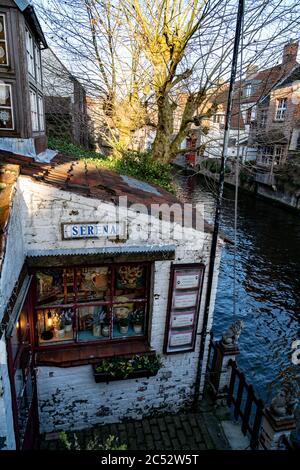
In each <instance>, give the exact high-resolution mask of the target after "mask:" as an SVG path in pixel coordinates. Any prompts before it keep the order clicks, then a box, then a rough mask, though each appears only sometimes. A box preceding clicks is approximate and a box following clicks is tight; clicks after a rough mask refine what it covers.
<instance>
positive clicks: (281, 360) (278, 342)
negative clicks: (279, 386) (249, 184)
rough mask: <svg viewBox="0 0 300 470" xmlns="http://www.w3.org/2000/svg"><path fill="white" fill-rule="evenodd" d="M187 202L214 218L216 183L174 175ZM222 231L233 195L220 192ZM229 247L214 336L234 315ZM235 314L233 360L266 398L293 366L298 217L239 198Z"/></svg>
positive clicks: (229, 230)
mask: <svg viewBox="0 0 300 470" xmlns="http://www.w3.org/2000/svg"><path fill="white" fill-rule="evenodd" d="M176 183H177V186H178V193H179V194H180V196H181V198H182V199H183V200H185V201H186V202H191V201H193V202H194V203H197V202H202V203H204V205H205V215H206V218H207V220H209V221H212V220H213V214H214V201H215V199H214V194H215V190H216V185H215V183H213V182H211V181H207V180H205V179H204V178H202V177H186V176H178V177H176ZM224 197H225V199H224V207H223V213H222V223H221V228H222V230H223V231H224V232H225V233H226V234H227V235H228V236H229V237H231V238H233V236H234V232H233V227H234V192H233V191H232V190H230V189H227V188H226V189H225V192H224ZM233 261H234V248H233V246H231V245H227V246H226V248H225V249H224V250H223V254H222V261H221V269H220V278H219V286H218V293H217V299H216V308H215V317H214V333H215V335H217V336H219V335H220V334H221V332H223V331H224V330H225V328H226V327H227V326H228V325H229V324H230V323H231V322H232V321H233V320H234V316H233ZM236 279H237V283H236V285H237V316H238V318H242V319H243V321H244V323H245V328H244V330H243V333H242V335H241V338H240V349H241V354H240V357H239V358H238V362H239V365H240V367H241V368H243V369H244V370H245V371H246V372H247V377H248V378H249V380H251V381H252V382H253V383H254V385H255V388H256V389H257V391H259V393H260V394H261V396H263V397H264V398H268V390H270V385H271V384H272V382H273V381H274V380H275V379H276V377H278V375H279V374H280V372H282V371H288V370H290V369H291V370H292V371H296V372H299V366H297V370H296V366H292V363H291V360H290V352H291V346H292V342H293V341H294V340H295V339H297V338H299V336H300V325H299V323H300V217H299V215H298V214H293V213H289V212H287V211H286V210H284V209H282V208H279V207H277V206H275V205H272V204H270V203H268V202H265V201H262V200H257V199H255V198H253V197H252V196H249V195H245V194H240V196H239V214H238V232H237V266H236Z"/></svg>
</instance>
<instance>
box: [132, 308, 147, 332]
mask: <svg viewBox="0 0 300 470" xmlns="http://www.w3.org/2000/svg"><path fill="white" fill-rule="evenodd" d="M131 321H132V326H133V331H134V332H135V333H138V334H141V333H142V330H143V322H144V311H143V310H141V309H140V310H135V311H134V312H133V313H132V315H131Z"/></svg>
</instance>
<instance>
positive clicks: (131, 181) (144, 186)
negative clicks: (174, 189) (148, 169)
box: [121, 175, 161, 196]
mask: <svg viewBox="0 0 300 470" xmlns="http://www.w3.org/2000/svg"><path fill="white" fill-rule="evenodd" d="M121 178H122V180H123V181H124V182H125V183H127V184H128V186H130V187H131V188H134V189H141V190H142V191H146V192H147V193H152V194H156V195H157V196H161V193H160V192H159V191H158V190H157V189H156V188H154V186H151V184H148V183H145V182H144V181H139V180H136V179H135V178H131V177H130V176H125V175H121Z"/></svg>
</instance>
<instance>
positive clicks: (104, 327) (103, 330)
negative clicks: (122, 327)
mask: <svg viewBox="0 0 300 470" xmlns="http://www.w3.org/2000/svg"><path fill="white" fill-rule="evenodd" d="M101 334H102V336H106V337H108V336H109V321H108V320H107V319H105V320H104V322H103V325H102V328H101Z"/></svg>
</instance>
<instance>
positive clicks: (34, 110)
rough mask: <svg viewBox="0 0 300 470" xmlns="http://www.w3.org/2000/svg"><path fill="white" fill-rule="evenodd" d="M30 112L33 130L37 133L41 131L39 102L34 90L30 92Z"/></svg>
mask: <svg viewBox="0 0 300 470" xmlns="http://www.w3.org/2000/svg"><path fill="white" fill-rule="evenodd" d="M30 111H31V124H32V130H33V131H34V132H37V131H38V130H39V117H38V100H37V94H36V92H35V91H34V90H30Z"/></svg>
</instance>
